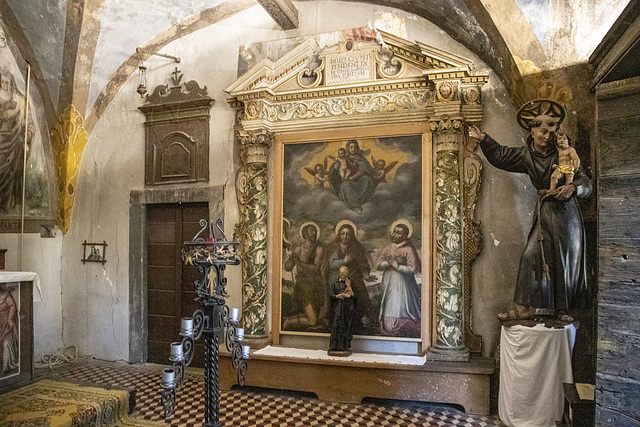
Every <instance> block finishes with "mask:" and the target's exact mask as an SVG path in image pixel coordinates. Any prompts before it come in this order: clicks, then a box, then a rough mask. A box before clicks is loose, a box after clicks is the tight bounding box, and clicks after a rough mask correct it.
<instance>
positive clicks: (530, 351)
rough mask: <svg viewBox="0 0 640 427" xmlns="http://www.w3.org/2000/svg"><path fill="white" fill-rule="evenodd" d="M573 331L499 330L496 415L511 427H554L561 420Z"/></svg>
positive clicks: (569, 379) (569, 328)
mask: <svg viewBox="0 0 640 427" xmlns="http://www.w3.org/2000/svg"><path fill="white" fill-rule="evenodd" d="M575 335H576V329H575V326H574V325H568V326H566V327H565V328H563V329H551V328H546V327H544V326H543V325H536V326H534V327H527V326H522V325H516V326H511V327H504V326H503V327H502V332H501V336H500V392H499V394H498V414H499V415H500V419H501V420H502V422H503V423H505V424H506V425H508V426H515V427H546V426H555V425H556V424H555V422H556V421H560V420H561V419H562V410H563V401H564V400H563V391H562V390H563V388H562V384H563V383H572V382H573V372H572V370H571V353H572V351H573V344H574V342H575Z"/></svg>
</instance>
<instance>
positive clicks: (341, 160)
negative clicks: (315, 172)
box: [329, 148, 352, 181]
mask: <svg viewBox="0 0 640 427" xmlns="http://www.w3.org/2000/svg"><path fill="white" fill-rule="evenodd" d="M329 158H330V159H331V160H333V161H334V164H335V163H338V165H337V168H338V172H339V173H340V179H341V180H342V181H344V180H345V179H347V178H349V176H351V174H352V171H351V168H350V167H349V159H348V158H347V150H345V149H344V148H340V149H338V157H333V156H332V155H329Z"/></svg>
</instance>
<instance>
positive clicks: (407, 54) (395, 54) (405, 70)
mask: <svg viewBox="0 0 640 427" xmlns="http://www.w3.org/2000/svg"><path fill="white" fill-rule="evenodd" d="M375 34H376V35H377V38H376V39H374V38H373V37H370V38H364V39H357V38H354V39H352V38H348V37H344V38H343V39H342V40H341V41H339V42H338V43H335V44H333V45H331V46H326V47H322V46H320V45H319V44H318V42H317V41H316V39H315V38H314V37H307V38H305V39H303V41H302V42H301V43H299V44H298V45H297V46H296V47H294V48H293V49H291V50H290V51H289V52H288V53H286V54H285V55H284V56H282V57H281V58H279V59H278V60H276V61H272V60H271V59H269V58H265V59H263V60H262V61H260V62H258V63H257V64H256V65H254V66H253V67H252V68H251V69H250V70H249V71H248V72H247V73H245V74H244V75H243V76H242V77H240V78H239V79H238V80H237V81H236V82H234V83H233V84H232V85H230V86H229V87H228V88H227V89H226V92H228V93H229V94H230V95H231V96H232V97H233V100H232V104H233V105H235V106H240V107H242V108H243V109H244V114H243V116H242V117H240V120H241V121H242V123H243V127H244V128H245V129H251V128H258V127H265V126H266V127H267V128H272V129H273V128H274V124H275V123H284V122H287V123H289V124H291V123H292V122H295V121H302V120H304V121H305V123H306V124H307V125H309V124H311V121H316V122H321V121H323V120H328V119H332V120H334V121H335V120H342V119H343V118H344V117H343V116H345V115H354V114H356V115H364V114H367V115H368V116H369V118H371V116H372V115H377V116H381V115H382V116H384V117H389V118H392V116H398V117H399V116H400V115H402V116H403V117H406V118H407V120H421V119H424V118H425V117H426V116H427V114H429V113H431V114H433V112H434V111H433V110H434V108H436V104H442V105H441V107H442V108H440V109H441V110H442V111H441V113H443V114H451V113H455V112H460V110H461V105H463V104H468V105H470V107H469V108H467V110H468V112H469V113H471V115H474V114H476V113H475V112H476V111H477V112H479V113H478V114H481V106H480V86H482V84H484V83H485V82H486V81H487V79H488V74H487V73H484V72H483V73H476V72H474V71H473V69H472V67H473V64H472V62H471V61H470V60H468V59H466V58H463V57H461V56H459V55H456V54H452V53H449V52H445V51H442V50H440V49H437V48H434V47H431V46H428V45H425V44H423V43H419V42H410V41H408V40H404V39H402V38H399V37H396V36H394V35H392V34H389V33H385V32H383V31H381V30H377V32H376V33H375ZM319 38H320V37H319ZM445 104H446V105H445ZM436 109H437V108H436ZM407 115H410V116H411V117H409V116H407ZM372 120H373V119H372ZM347 121H348V120H347ZM275 126H276V127H278V126H281V125H275Z"/></svg>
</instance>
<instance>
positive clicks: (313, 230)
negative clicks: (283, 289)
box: [282, 222, 328, 330]
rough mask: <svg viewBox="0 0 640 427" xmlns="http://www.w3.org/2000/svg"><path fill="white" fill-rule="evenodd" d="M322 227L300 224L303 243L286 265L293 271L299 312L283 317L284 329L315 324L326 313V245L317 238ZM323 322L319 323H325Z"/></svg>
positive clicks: (294, 250)
mask: <svg viewBox="0 0 640 427" xmlns="http://www.w3.org/2000/svg"><path fill="white" fill-rule="evenodd" d="M318 234H319V227H318V225H317V224H316V223H314V222H307V223H305V224H302V227H300V237H301V238H302V244H301V245H299V246H296V247H295V248H294V249H293V251H292V252H291V256H289V258H288V259H287V260H286V261H285V263H284V269H285V270H286V271H294V269H295V271H294V273H295V274H294V275H293V278H294V279H293V282H294V284H293V305H294V309H295V311H296V313H297V314H295V315H293V316H289V317H287V318H285V319H284V323H283V324H282V329H284V330H305V329H310V328H315V327H317V326H318V325H319V322H320V320H321V319H322V318H325V317H326V314H327V309H328V301H326V299H327V298H325V296H326V295H327V293H326V292H325V287H324V282H323V280H322V276H321V268H322V261H323V260H324V248H323V247H322V244H321V243H320V242H319V241H318ZM322 326H323V325H320V327H322Z"/></svg>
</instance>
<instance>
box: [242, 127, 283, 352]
mask: <svg viewBox="0 0 640 427" xmlns="http://www.w3.org/2000/svg"><path fill="white" fill-rule="evenodd" d="M236 136H237V139H238V142H239V144H240V155H241V158H242V163H243V166H242V167H241V168H240V170H239V171H238V174H237V175H236V196H237V198H238V205H239V209H240V223H239V224H238V229H237V230H236V234H237V238H238V239H239V240H240V252H241V260H242V319H243V326H244V329H245V339H246V340H247V341H249V342H251V341H253V342H255V343H259V342H262V341H266V339H267V328H266V313H267V309H266V297H267V277H266V274H267V150H268V149H269V147H271V145H272V144H273V140H274V135H273V134H272V133H271V132H268V131H263V130H257V131H250V132H245V131H239V132H238V133H237V134H236Z"/></svg>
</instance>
